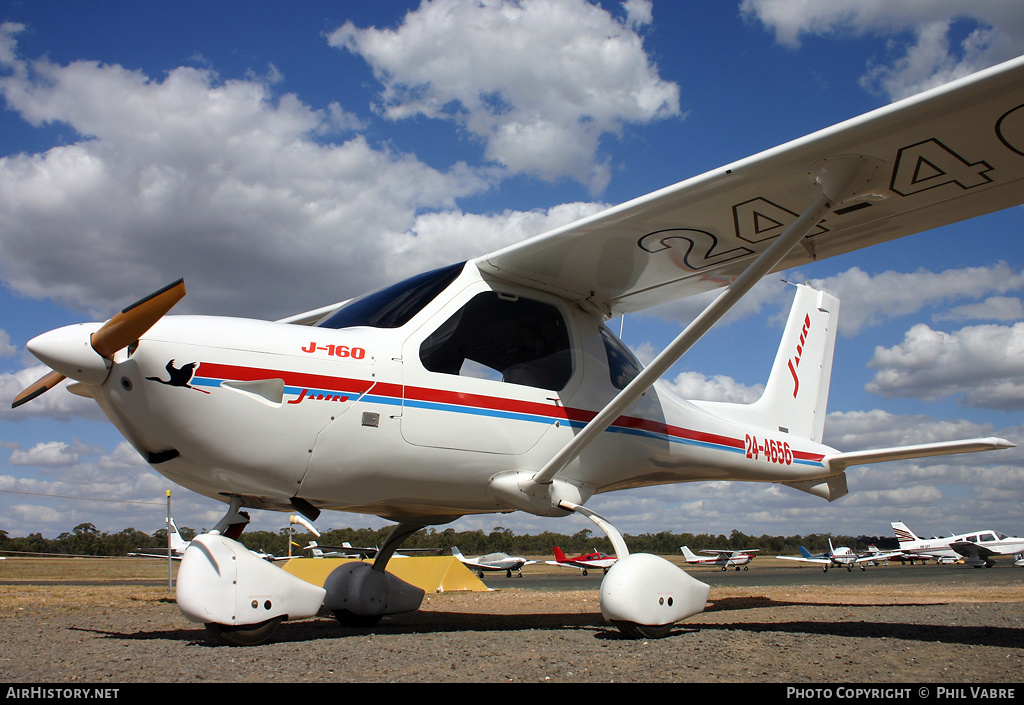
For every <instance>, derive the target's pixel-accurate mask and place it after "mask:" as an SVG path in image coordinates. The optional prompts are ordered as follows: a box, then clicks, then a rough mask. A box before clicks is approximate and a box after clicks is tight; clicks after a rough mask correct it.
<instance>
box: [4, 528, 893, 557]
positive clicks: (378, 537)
mask: <svg viewBox="0 0 1024 705" xmlns="http://www.w3.org/2000/svg"><path fill="white" fill-rule="evenodd" d="M180 531H181V535H182V538H184V539H185V540H186V541H188V540H190V539H192V538H193V537H194V536H195V535H196V533H197V532H196V531H194V530H193V529H190V528H188V527H181V528H180ZM389 531H390V529H388V528H384V529H332V530H330V531H325V532H322V534H321V536H320V537H315V536H313V534H311V533H308V532H303V533H298V532H296V533H292V532H291V530H290V528H289V527H285V528H283V529H281V530H280V531H278V532H277V533H274V532H271V531H246V532H244V533H243V534H242V536H241V538H240V539H239V540H240V541H241V542H242V543H243V544H244V545H245V546H246V547H247V548H250V549H253V550H258V551H265V552H267V553H271V554H273V555H278V556H282V555H286V554H287V553H288V544H289V541H291V543H292V546H291V554H292V555H293V556H294V555H303V549H304V548H305V547H306V546H308V545H309V543H310V542H311V541H316V542H317V544H318V545H321V546H340V545H341V544H342V543H343V542H345V541H347V542H349V543H350V544H351V545H352V546H361V547H378V546H382V545H383V544H384V541H385V539H386V538H387V535H388V533H389ZM624 538H625V540H626V545H627V546H628V547H629V550H630V551H631V552H637V553H654V554H659V555H671V554H675V553H678V552H679V547H680V546H688V547H689V548H690V549H691V550H692V551H694V552H697V551H701V550H703V549H706V548H714V549H758V550H760V552H761V554H762V555H765V556H774V555H788V554H797V553H798V552H799V547H800V546H804V547H806V548H807V549H808V550H810V551H811V552H812V553H821V552H823V551H827V550H828V543H829V539H831V540H832V545H833V546H836V547H838V546H847V547H849V548H852V549H853V550H855V551H863V550H865V549H866V548H867V547H868V546H871V545H873V546H877V547H878V548H879V549H882V550H892V549H897V548H899V542H898V541H897V540H896V538H895V537H892V536H832V535H829V534H809V535H807V536H799V535H797V536H768V535H766V534H765V535H762V536H749V535H747V534H744V533H743V532H741V531H737V530H735V529H733V531H732V533H730V534H729V535H728V536H726V535H724V534H719V535H717V536H713V535H711V534H689V533H684V534H673V533H671V532H668V531H662V532H660V533H657V534H638V535H629V534H626V535H625V536H624ZM165 546H167V530H166V528H161V529H157V530H156V531H154V532H153V533H152V534H146V533H144V532H141V531H138V530H136V529H132V528H129V529H123V530H122V531H119V532H117V533H113V534H108V533H105V532H101V531H99V530H98V529H97V528H96V527H95V526H94V525H93V524H90V523H85V524H79V525H78V526H76V527H75V528H74V529H72V530H71V532H70V533H69V532H64V533H62V534H60V535H59V536H58V537H57V538H55V539H46V538H43V536H42V535H41V534H38V533H36V534H29V535H28V536H25V537H15V538H12V537H10V536H9V535H8V533H7V532H6V531H4V530H3V529H0V553H8V554H11V553H43V554H45V553H49V554H59V555H78V556H125V555H127V554H128V553H130V552H132V551H136V550H137V549H140V548H143V549H145V548H162V547H165ZM452 546H458V548H459V550H460V551H462V553H463V554H465V555H467V556H472V555H479V554H484V553H493V552H497V551H502V552H505V553H509V554H512V555H527V556H539V555H550V554H551V552H552V549H553V548H554V547H555V546H559V547H561V548H562V550H563V551H565V552H566V554H568V555H573V554H578V553H586V552H590V551H593V550H598V551H604V552H605V553H611V552H612V546H611V542H610V541H609V540H608V539H607V537H605V536H603V535H601V534H595V533H594V532H593V531H591V530H590V529H583V530H581V531H577V532H576V533H574V534H572V535H567V534H557V533H553V532H550V531H545V532H543V533H540V534H523V535H517V534H515V533H514V532H513V531H512V530H511V529H507V528H504V527H501V526H496V527H494V529H493V530H492V531H490V532H484V531H481V530H476V531H456V530H455V529H452V528H447V529H442V530H440V531H438V530H437V529H435V528H433V527H430V528H427V529H424V530H422V531H418V532H416V533H415V534H413V535H412V536H410V537H409V538H408V539H406V541H405V543H404V544H403V547H405V548H435V549H437V550H438V552H439V553H441V554H445V555H450V554H451V547H452Z"/></svg>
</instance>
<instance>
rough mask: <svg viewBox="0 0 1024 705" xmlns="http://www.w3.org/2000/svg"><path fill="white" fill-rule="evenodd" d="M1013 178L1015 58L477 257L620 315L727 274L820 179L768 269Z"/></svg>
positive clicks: (488, 267) (1017, 129)
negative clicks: (820, 208)
mask: <svg viewBox="0 0 1024 705" xmlns="http://www.w3.org/2000/svg"><path fill="white" fill-rule="evenodd" d="M837 175H838V176H837ZM830 180H831V181H830ZM1022 180H1024V57H1020V58H1018V59H1016V60H1013V61H1011V62H1007V63H1005V64H1002V65H1000V66H997V67H994V68H992V69H989V70H986V71H983V72H980V73H978V74H974V75H973V76H969V77H967V78H965V79H961V80H959V81H955V82H953V83H950V84H947V85H945V86H942V87H940V88H937V89H934V90H932V91H928V92H926V93H923V94H921V95H918V96H915V97H913V98H909V99H906V100H904V101H901V102H899V103H894V104H892V105H889V106H886V107H883V108H880V109H878V110H876V111H874V112H871V113H868V114H866V115H863V116H861V117H858V118H854V119H852V120H848V121H846V122H843V123H840V124H839V125H836V126H834V127H831V128H827V129H825V130H822V131H820V132H817V133H814V134H812V135H809V136H807V137H805V138H802V139H799V140H796V141H793V142H790V143H788V144H785V145H782V146H780V147H777V148H775V149H772V150H768V151H766V152H763V153H761V154H758V155H755V156H753V157H750V158H748V159H745V160H742V161H739V162H736V163H734V164H731V165H728V166H725V167H722V168H721V169H717V170H714V171H711V172H708V173H706V174H704V175H702V176H698V177H695V178H692V179H689V180H686V181H682V182H680V183H678V184H676V185H674V186H670V187H668V188H665V189H662V190H660V191H657V192H654V193H652V194H649V195H647V196H644V197H642V198H639V199H636V200H634V201H630V202H628V203H625V204H623V205H621V206H618V207H615V208H612V209H610V210H607V211H604V212H602V213H599V214H597V215H595V216H592V217H590V218H587V219H584V220H581V221H578V222H576V223H573V224H571V225H568V226H566V227H563V228H560V229H557V230H554V231H551V232H549V233H546V234H543V235H539V236H537V237H535V238H532V239H530V240H526V241H524V242H522V243H519V244H516V245H513V246H510V247H508V248H505V249H503V250H499V251H497V252H494V253H492V254H490V255H486V256H484V257H481V258H480V259H478V260H476V261H475V263H476V264H477V266H478V267H480V269H481V270H482V271H484V272H486V273H489V274H491V275H493V276H496V277H498V278H504V279H509V280H514V281H517V282H519V283H521V284H525V285H528V286H534V287H537V288H540V289H544V290H547V291H550V292H553V293H556V294H559V295H561V296H564V297H566V298H568V299H570V300H574V301H578V302H580V303H582V304H584V305H587V304H589V305H591V306H593V307H595V308H598V309H600V310H603V311H604V312H605V313H607V314H608V315H615V314H619V313H627V312H630V311H636V310H640V309H643V308H646V307H649V306H653V305H657V304H660V303H664V302H666V301H670V300H674V299H678V298H681V297H685V296H690V295H693V294H697V293H700V292H703V291H707V290H709V289H713V288H717V287H720V286H723V285H726V284H728V283H730V282H731V281H732V280H733V279H734V278H735V277H736V276H738V274H739V273H740V272H741V271H742V270H743V268H744V267H745V266H746V265H747V264H748V263H749V261H750V260H751V259H752V258H754V257H756V255H757V254H759V253H760V252H761V251H763V250H764V249H765V248H766V247H767V246H768V245H770V244H771V243H772V241H773V240H775V239H776V238H777V237H778V236H779V235H780V234H781V233H782V232H783V231H784V230H785V229H786V228H787V227H788V226H789V225H790V224H791V223H792V222H793V221H795V220H796V218H797V217H798V215H799V214H800V213H802V212H803V211H804V210H805V209H807V207H808V206H809V205H810V204H811V203H813V202H814V201H815V199H817V198H818V197H819V196H820V195H821V194H822V191H823V184H826V185H828V184H830V183H831V184H839V186H838V187H836V186H828V188H831V189H832V191H833V192H827V191H828V188H826V189H824V190H826V192H827V195H828V196H829V198H830V199H831V202H832V209H831V211H830V212H829V213H828V215H827V216H826V217H825V219H824V220H822V221H821V223H820V224H819V225H818V226H817V227H816V228H815V229H814V230H813V231H812V232H811V233H810V234H809V235H807V236H806V237H805V238H804V240H803V243H802V244H803V247H798V248H795V249H794V251H793V252H792V253H790V255H789V256H788V257H787V258H785V259H784V260H783V261H782V263H781V264H780V265H779V266H778V267H776V270H775V271H779V270H783V269H790V268H793V267H795V266H799V265H803V264H806V263H808V262H812V261H814V260H817V259H823V258H826V257H832V256H834V255H839V254H842V253H845V252H850V251H853V250H857V249H860V248H863V247H867V246H870V245H874V244H877V243H881V242H885V241H888V240H892V239H895V238H899V237H903V236H905V235H909V234H912V233H916V232H920V231H923V230H928V229H932V228H935V227H939V226H942V225H946V224H949V223H953V222H957V221H960V220H964V219H967V218H971V217H974V216H978V215H982V214H984V213H989V212H993V211H996V210H1000V209H1003V208H1007V207H1010V206H1013V205H1017V204H1020V203H1021V202H1022V201H1024V184H1022ZM921 246H922V247H927V243H926V242H923V241H922V243H921Z"/></svg>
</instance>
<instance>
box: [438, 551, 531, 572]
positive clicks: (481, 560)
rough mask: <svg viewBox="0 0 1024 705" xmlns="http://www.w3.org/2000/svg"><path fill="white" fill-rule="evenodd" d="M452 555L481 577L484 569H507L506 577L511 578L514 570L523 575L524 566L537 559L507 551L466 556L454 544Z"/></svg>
mask: <svg viewBox="0 0 1024 705" xmlns="http://www.w3.org/2000/svg"><path fill="white" fill-rule="evenodd" d="M452 555H453V556H455V557H456V558H458V559H459V561H460V562H461V563H462V565H464V566H466V567H467V568H470V569H471V570H475V571H476V574H477V575H478V576H479V577H481V578H482V577H484V571H498V570H503V571H505V577H506V578H511V577H512V571H515V572H516V573H518V574H519V577H520V578H521V577H523V566H526V565H531V564H533V563H536V562H537V561H531V560H527V559H525V558H523V557H522V556H510V555H508V554H507V553H500V552H499V553H488V554H486V555H483V556H479V557H477V558H466V557H465V556H464V555H462V551H460V550H459V549H458V547H457V546H452Z"/></svg>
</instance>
